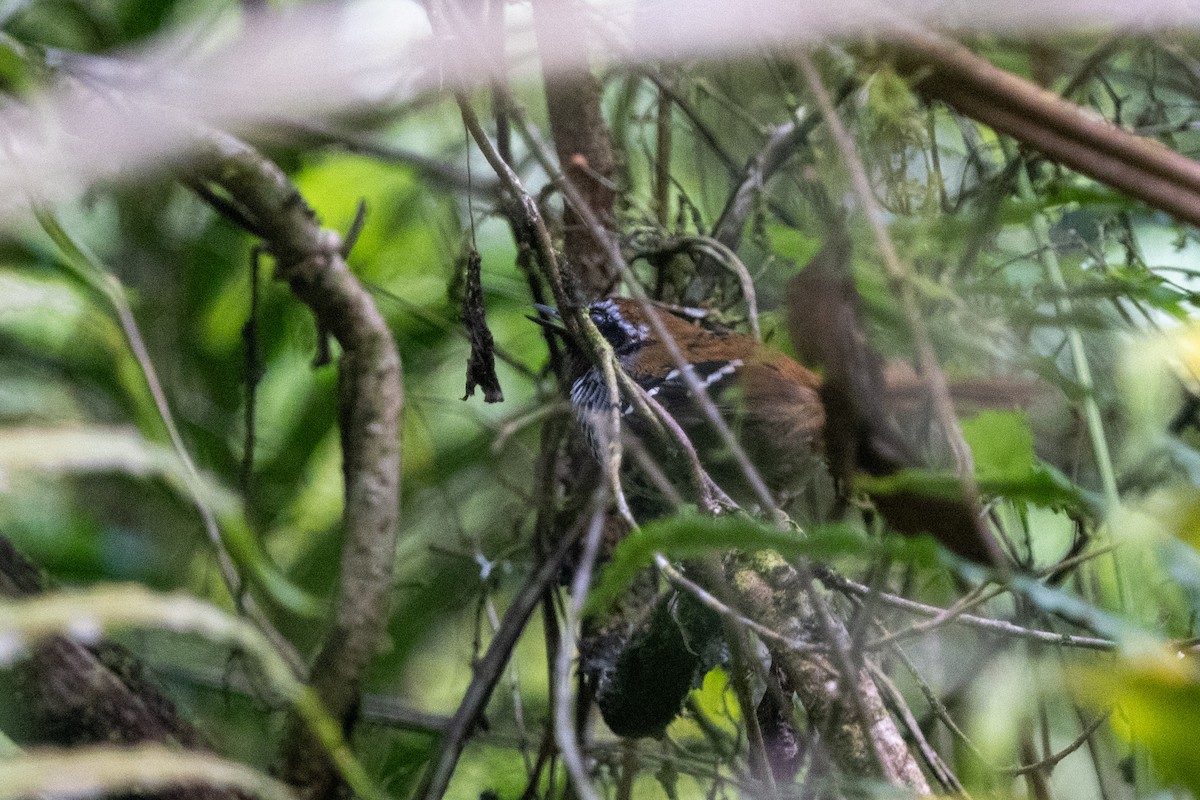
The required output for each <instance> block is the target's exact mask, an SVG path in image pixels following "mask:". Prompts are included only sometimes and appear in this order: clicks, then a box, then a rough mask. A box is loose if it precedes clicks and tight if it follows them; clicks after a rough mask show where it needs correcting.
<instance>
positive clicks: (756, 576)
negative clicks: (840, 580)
mask: <svg viewBox="0 0 1200 800" xmlns="http://www.w3.org/2000/svg"><path fill="white" fill-rule="evenodd" d="M726 571H727V573H728V580H729V585H730V587H731V589H732V591H733V593H734V595H735V597H736V599H737V603H738V606H739V607H740V608H741V610H742V611H743V612H744V613H745V614H747V615H748V616H750V617H752V618H754V619H756V620H758V621H760V622H762V623H763V624H765V625H767V626H768V627H770V628H771V629H773V630H777V631H779V632H781V633H782V634H783V635H784V636H786V637H788V638H791V639H794V640H796V641H812V640H813V633H814V631H815V630H818V627H817V624H816V622H815V620H816V618H817V614H818V609H816V608H813V607H812V600H810V597H809V594H808V592H807V591H806V589H805V588H804V587H803V586H802V581H801V578H800V575H799V573H797V571H796V570H795V569H794V568H793V567H792V566H791V565H789V564H788V563H787V562H786V561H784V559H783V558H782V557H780V556H779V555H777V554H774V553H770V552H763V553H759V554H757V555H755V556H752V557H748V558H745V559H734V560H731V561H730V562H729V566H728V567H727V570H726ZM833 623H834V630H833V632H832V633H833V635H834V636H839V637H844V641H845V642H846V643H847V644H848V642H849V637H848V634H847V632H846V629H845V627H844V626H843V625H842V624H841V623H840V621H838V620H836V619H834V620H833ZM766 645H767V649H768V650H770V651H771V658H772V660H773V662H774V664H775V665H776V666H777V667H779V668H780V669H782V670H783V671H784V673H785V674H786V676H787V678H788V681H789V683H790V684H791V687H792V688H793V689H794V690H795V692H796V695H797V696H798V697H799V698H800V702H801V703H802V704H803V705H804V709H805V711H806V712H807V713H808V717H809V720H810V722H811V723H812V726H813V727H814V728H815V729H817V730H819V731H821V732H822V734H823V735H824V736H825V737H826V744H827V747H828V748H829V753H830V755H831V756H832V758H833V760H834V763H836V764H837V765H838V767H840V768H841V769H842V770H843V771H844V772H845V773H846V774H848V775H855V776H863V775H876V776H878V777H880V778H883V779H884V780H886V781H888V782H889V783H891V784H893V785H896V786H903V787H906V788H908V789H911V790H913V791H915V792H918V793H920V794H929V793H930V789H929V783H928V782H927V781H926V780H925V775H924V774H923V773H922V772H921V768H920V766H919V765H918V764H917V762H916V759H914V758H913V755H912V753H911V752H909V749H908V745H907V743H906V742H905V741H904V737H903V735H902V734H901V733H900V730H899V728H898V727H897V726H896V723H895V721H894V720H893V719H892V718H891V716H890V715H889V714H888V711H887V707H886V705H885V704H884V702H883V698H882V697H881V696H880V693H879V688H878V687H877V686H876V685H875V683H874V681H872V680H871V676H870V673H869V672H868V670H867V669H866V668H862V669H860V670H859V671H858V672H857V674H855V675H852V676H841V675H840V670H839V668H838V666H837V665H836V664H835V663H834V661H833V660H832V659H831V658H829V656H827V655H825V654H822V653H815V652H812V651H809V650H804V651H801V650H797V649H794V648H791V647H786V646H780V645H779V644H778V643H777V642H766ZM839 690H842V691H839ZM843 692H846V693H853V694H854V695H855V696H856V697H857V702H856V705H857V706H858V710H859V711H861V712H862V714H861V715H860V714H857V713H854V710H852V709H850V708H848V706H849V702H848V698H846V697H845V696H843ZM881 769H882V770H883V774H880V770H881Z"/></svg>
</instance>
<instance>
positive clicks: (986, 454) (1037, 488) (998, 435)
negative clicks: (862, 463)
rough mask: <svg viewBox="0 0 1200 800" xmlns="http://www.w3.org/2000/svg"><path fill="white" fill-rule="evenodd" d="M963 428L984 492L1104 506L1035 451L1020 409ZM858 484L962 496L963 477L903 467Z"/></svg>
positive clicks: (1044, 502)
mask: <svg viewBox="0 0 1200 800" xmlns="http://www.w3.org/2000/svg"><path fill="white" fill-rule="evenodd" d="M962 427H963V436H964V437H965V438H966V440H967V444H968V445H970V447H971V452H972V454H973V455H974V458H975V477H976V482H977V483H978V486H979V491H980V492H981V493H982V494H984V495H985V496H988V497H1003V498H1005V499H1007V500H1011V501H1014V502H1024V503H1033V504H1034V505H1039V506H1046V507H1049V508H1062V509H1070V510H1074V511H1080V512H1090V511H1091V510H1093V509H1095V508H1099V507H1100V501H1099V499H1098V498H1097V497H1096V496H1095V495H1094V494H1093V493H1091V492H1088V491H1086V490H1084V489H1083V488H1082V487H1080V486H1078V485H1077V484H1075V483H1074V482H1072V481H1071V480H1070V479H1069V478H1067V477H1066V476H1065V475H1063V474H1062V473H1061V472H1059V471H1058V470H1057V469H1055V468H1054V467H1052V466H1050V465H1049V464H1046V463H1044V462H1042V461H1040V460H1039V459H1038V458H1037V457H1036V456H1035V455H1034V453H1033V433H1032V431H1030V429H1029V425H1028V423H1027V422H1026V420H1025V418H1024V415H1022V414H1021V413H1019V412H1015V411H985V412H983V413H981V414H979V415H978V416H976V417H974V418H972V419H968V420H965V421H964V422H963V426H962ZM855 486H856V487H858V488H859V489H861V490H863V491H866V492H868V493H870V494H883V495H887V494H898V493H901V492H915V493H917V494H927V495H933V496H935V497H945V498H949V499H953V498H958V497H961V496H962V485H961V483H960V482H959V480H958V477H957V476H956V475H954V474H953V473H951V472H946V471H935V470H918V469H904V470H901V471H899V472H897V473H895V474H894V475H888V476H886V477H874V476H870V475H860V476H858V477H856V478H855Z"/></svg>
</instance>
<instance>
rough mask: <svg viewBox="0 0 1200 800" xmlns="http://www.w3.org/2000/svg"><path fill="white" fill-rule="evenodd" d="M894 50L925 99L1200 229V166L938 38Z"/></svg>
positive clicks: (903, 40) (900, 41) (913, 35)
mask: <svg viewBox="0 0 1200 800" xmlns="http://www.w3.org/2000/svg"><path fill="white" fill-rule="evenodd" d="M893 42H894V46H895V48H896V61H897V66H898V67H899V68H900V69H901V70H902V71H903V72H904V73H906V74H908V75H910V76H913V77H914V80H915V84H916V88H917V90H918V91H919V92H921V93H922V94H923V95H925V96H926V97H928V98H931V99H937V100H942V101H943V102H945V103H947V104H949V105H950V106H952V107H954V108H955V109H956V110H958V111H959V112H960V113H962V114H964V115H966V116H968V117H971V118H972V119H975V120H978V121H979V122H982V123H984V124H985V125H988V126H989V127H991V128H993V129H995V130H996V131H999V132H1001V133H1004V134H1007V135H1009V136H1011V137H1013V138H1014V139H1016V140H1017V141H1018V142H1021V143H1022V144H1024V145H1026V146H1028V147H1031V148H1033V149H1035V150H1037V151H1039V152H1041V153H1042V154H1044V155H1045V156H1047V157H1048V158H1050V159H1052V160H1054V161H1058V162H1061V163H1062V164H1065V165H1066V166H1068V167H1070V168H1071V169H1074V170H1076V171H1077V172H1079V173H1081V174H1083V175H1087V176H1088V177H1090V178H1092V179H1094V180H1096V181H1098V182H1100V183H1103V184H1106V185H1108V186H1111V187H1113V188H1115V189H1119V190H1120V191H1122V192H1124V193H1126V194H1128V195H1129V196H1131V197H1135V198H1137V199H1139V200H1141V201H1143V202H1144V203H1146V204H1147V205H1149V206H1151V207H1153V208H1157V209H1159V210H1161V211H1165V212H1167V213H1168V214H1171V215H1173V216H1175V217H1177V218H1179V219H1180V220H1183V221H1185V222H1189V223H1191V224H1193V225H1197V224H1200V163H1198V162H1196V161H1193V160H1192V159H1190V158H1187V157H1185V156H1182V155H1180V154H1179V153H1176V152H1174V151H1173V150H1171V149H1169V148H1167V147H1165V146H1163V145H1162V144H1160V143H1159V142H1156V141H1154V140H1152V139H1147V138H1145V137H1142V136H1138V135H1136V134H1133V133H1130V132H1129V131H1127V130H1124V129H1123V128H1119V127H1117V126H1116V125H1113V124H1112V123H1110V122H1108V121H1106V120H1104V119H1103V118H1102V117H1100V116H1099V115H1098V114H1097V113H1096V112H1094V111H1092V110H1090V109H1087V108H1084V107H1082V106H1078V105H1076V104H1074V103H1071V102H1069V101H1067V100H1064V99H1063V98H1061V97H1059V96H1057V95H1055V94H1053V93H1052V92H1049V91H1047V90H1045V89H1043V88H1041V87H1040V86H1038V85H1036V84H1034V83H1032V82H1030V81H1027V80H1025V79H1023V78H1020V77H1018V76H1016V75H1013V74H1012V73H1010V72H1006V71H1005V70H1002V69H1000V68H998V67H995V66H993V65H992V64H990V63H989V62H988V61H987V60H985V59H983V58H980V57H979V56H977V55H975V54H974V53H972V52H971V51H970V50H968V49H967V48H965V47H963V46H962V45H960V44H958V43H957V42H953V41H951V40H949V39H946V38H944V37H942V36H939V35H937V34H934V33H931V32H929V31H925V30H920V29H916V28H913V29H910V30H908V31H906V32H904V33H900V34H897V35H896V36H895V37H894V39H893Z"/></svg>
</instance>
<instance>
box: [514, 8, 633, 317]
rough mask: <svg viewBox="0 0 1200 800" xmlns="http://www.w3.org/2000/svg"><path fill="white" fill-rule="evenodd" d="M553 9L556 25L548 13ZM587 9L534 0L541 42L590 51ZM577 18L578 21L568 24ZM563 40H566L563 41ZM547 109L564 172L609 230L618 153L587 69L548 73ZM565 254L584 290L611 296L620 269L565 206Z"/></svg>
mask: <svg viewBox="0 0 1200 800" xmlns="http://www.w3.org/2000/svg"><path fill="white" fill-rule="evenodd" d="M550 7H553V9H552V10H553V11H554V12H556V13H555V14H554V22H555V24H554V25H553V26H550V25H549V24H548V17H550V14H549V13H548V11H549V10H551V9H550ZM583 11H584V8H583V7H582V4H580V3H578V2H577V0H534V3H533V22H534V28H535V30H536V31H537V38H538V44H539V45H541V46H546V44H547V42H550V41H554V40H557V41H555V46H556V47H560V48H568V47H569V48H571V49H572V50H578V51H579V52H587V50H588V42H587V36H586V31H587V24H586V19H585V18H584V15H583ZM572 19H573V21H575V22H576V24H573V25H572V24H564V22H568V23H569V21H572ZM564 40H565V41H564ZM544 77H545V80H546V111H547V114H548V115H549V118H550V132H551V134H552V135H553V138H554V149H555V152H556V153H557V155H558V163H559V165H560V166H561V168H562V171H563V175H564V176H565V178H566V179H567V181H569V182H570V183H571V185H573V186H574V187H575V188H576V189H577V190H578V191H579V194H580V195H581V196H582V197H583V199H584V202H585V203H586V204H587V208H588V209H589V210H590V211H591V212H592V214H593V215H594V216H595V217H596V218H597V219H598V220H600V223H601V224H602V225H603V226H604V227H605V228H606V229H607V230H609V231H611V230H612V229H613V226H614V224H615V220H614V213H613V208H614V204H615V201H616V197H617V191H616V183H615V178H616V163H617V161H616V156H615V155H614V153H613V145H612V136H611V134H610V133H609V130H608V124H607V123H606V122H605V121H604V115H603V113H602V112H601V110H600V86H599V84H598V83H597V82H596V79H595V78H594V77H593V76H592V74H591V73H590V72H588V71H586V70H580V71H575V72H571V73H566V74H559V75H550V74H545V76H544ZM563 255H564V256H565V257H566V259H567V261H568V262H569V263H571V264H572V266H573V267H574V271H575V275H576V277H577V278H578V279H579V285H580V289H581V290H582V291H583V292H584V294H585V295H587V296H588V297H591V298H595V297H600V296H602V295H606V294H608V293H609V292H610V291H611V290H612V288H613V285H614V284H615V282H616V280H617V278H618V277H619V274H618V273H614V272H613V271H612V267H611V265H610V263H609V260H608V256H607V253H606V249H605V247H604V246H603V245H602V243H600V242H598V241H596V238H595V236H594V235H593V233H592V231H591V230H590V228H589V226H588V225H587V223H586V222H585V221H584V219H583V218H582V217H581V216H580V214H579V212H578V211H577V210H576V209H575V208H573V207H572V206H571V205H570V204H567V205H566V207H565V208H564V209H563Z"/></svg>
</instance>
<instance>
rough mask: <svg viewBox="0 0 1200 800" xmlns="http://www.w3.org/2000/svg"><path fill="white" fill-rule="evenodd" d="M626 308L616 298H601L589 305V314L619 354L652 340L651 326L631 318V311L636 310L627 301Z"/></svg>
mask: <svg viewBox="0 0 1200 800" xmlns="http://www.w3.org/2000/svg"><path fill="white" fill-rule="evenodd" d="M625 305H626V309H622V307H621V305H618V303H617V302H616V301H615V300H600V301H599V302H596V303H592V304H591V305H590V306H588V316H589V317H591V318H592V323H593V324H595V326H596V329H597V330H598V331H600V335H601V336H603V337H604V338H605V339H607V340H608V343H609V344H611V345H612V348H613V350H614V351H616V353H617V355H624V354H627V353H632V352H633V351H635V350H637V349H638V348H640V347H642V346H643V345H645V344H647V343H648V342H649V341H650V328H649V326H647V325H644V324H641V323H639V322H636V321H634V319H631V314H630V313H629V312H631V311H636V309H634V308H630V307H629V306H628V304H627V303H626V304H625Z"/></svg>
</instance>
